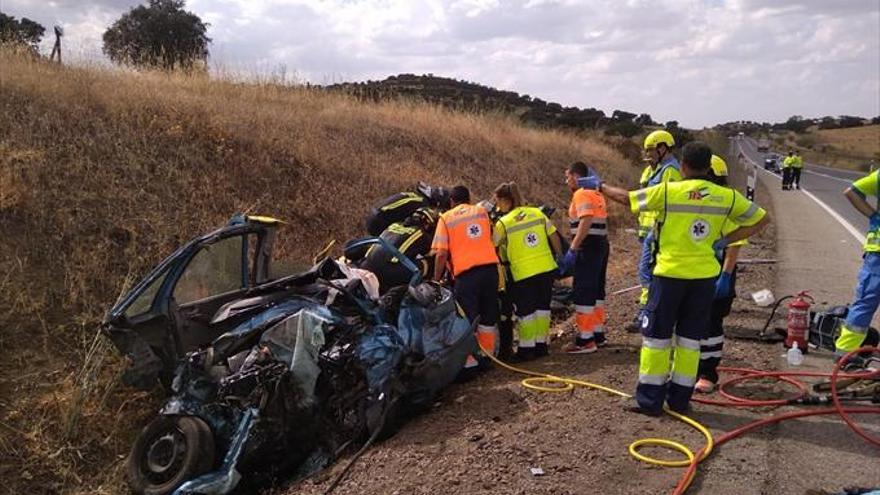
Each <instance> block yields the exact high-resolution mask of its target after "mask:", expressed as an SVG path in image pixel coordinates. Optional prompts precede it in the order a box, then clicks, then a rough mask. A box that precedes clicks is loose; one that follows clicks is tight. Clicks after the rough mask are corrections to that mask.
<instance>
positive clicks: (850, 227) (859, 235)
mask: <svg viewBox="0 0 880 495" xmlns="http://www.w3.org/2000/svg"><path fill="white" fill-rule="evenodd" d="M801 191H803V192H804V194H806V195H807V197H808V198H810V199H812V200H813V201H815V202H816V204H818V205H819V206H821V207H822V208H823V209H824V210H825V211H827V212H828V214H829V215H831V218H833V219H835V220H837V221H838V222H840V224H841V225H843V228H845V229H846V230H847V231H848V232H849V233H850V234H852V236H853V237H855V238H856V240H858V241H859V244H860V245H861V244H864V243H865V236H864V235H862V233H861V232H859V231H858V229H856V228H855V227H853V225H852V224H851V223H849V222H847V221H846V220H845V219H844V218H843V217H842V216H840V214H838V213H837V212H836V211H834V210H832V209H831V207H830V206H828V205H826V204H825V202H824V201H822V200H821V199H819V198H817V197H816V196H815V195H813V193H811V192H810V191H807V190H806V189H801Z"/></svg>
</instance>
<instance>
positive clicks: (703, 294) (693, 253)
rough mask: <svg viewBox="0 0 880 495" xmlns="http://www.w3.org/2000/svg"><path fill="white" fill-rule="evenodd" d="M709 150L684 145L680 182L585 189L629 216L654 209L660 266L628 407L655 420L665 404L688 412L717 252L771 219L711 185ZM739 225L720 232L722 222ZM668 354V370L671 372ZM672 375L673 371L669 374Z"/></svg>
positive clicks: (594, 181)
mask: <svg viewBox="0 0 880 495" xmlns="http://www.w3.org/2000/svg"><path fill="white" fill-rule="evenodd" d="M711 159H712V150H710V149H709V147H708V146H706V145H705V144H703V143H700V142H692V143H688V144H687V145H686V146H685V147H684V148H683V150H682V175H683V177H684V179H683V180H682V181H680V182H664V183H661V184H658V185H656V186H651V187H648V188H645V189H640V190H637V191H627V190H625V189H621V188H617V187H612V186H609V185H607V184H603V183H602V182H601V180H600V179H599V178H598V177H594V178H593V179H592V180H591V181H588V182H587V183H586V184H584V187H594V188H596V189H597V190H598V191H601V192H602V193H603V194H604V195H605V196H606V197H607V198H609V199H611V200H612V201H616V202H619V203H622V204H628V205H629V206H630V209H631V210H632V211H633V212H634V213H638V212H640V211H656V212H657V214H658V217H657V226H656V230H655V231H656V234H657V242H658V246H657V248H658V250H657V262H656V264H655V266H654V273H653V275H654V276H653V278H652V279H651V287H650V291H649V299H648V305H647V307H646V310H645V313H644V315H642V337H643V338H642V350H641V354H640V357H639V379H638V385H637V386H636V396H635V404H632V405H630V406H629V409H630V410H633V411H636V412H640V413H644V414H649V415H658V414H660V413H661V411H662V409H663V406H664V403H665V404H666V405H668V407H669V408H670V409H672V410H673V411H676V412H684V411H686V410H687V409H688V405H689V402H690V398H691V395H692V394H693V391H694V385H695V383H696V381H697V369H698V367H699V361H700V340H702V339H704V338H705V336H706V332H707V328H708V326H709V315H710V309H711V306H712V300H713V298H714V295H715V284H716V280H717V278H718V274H719V272H720V271H721V265H720V264H719V262H718V259H717V258H716V251H720V250H723V249H724V248H726V247H727V246H728V245H730V244H731V243H733V242H736V241H739V240H742V239H745V238H747V237H749V236H751V235H752V234H754V233H756V232H758V231H759V230H760V229H762V228H764V226H766V225H767V223H768V222H769V216H768V215H767V214H766V212H765V211H764V210H763V209H761V208H760V207H758V205H756V204H754V203H752V202H751V201H749V200H747V199H746V198H745V197H744V196H743V195H742V194H740V193H739V192H737V191H735V190H733V189H730V188H727V187H723V186H719V185H717V184H714V183H712V182H711V181H709V180H708V175H709V171H710V166H711ZM731 222H732V223H733V224H735V225H736V226H738V227H739V228H737V229H736V230H733V231H732V232H730V233H728V234H724V232H725V225H726V224H728V223H731ZM670 357H672V366H671V370H670ZM670 371H671V373H670Z"/></svg>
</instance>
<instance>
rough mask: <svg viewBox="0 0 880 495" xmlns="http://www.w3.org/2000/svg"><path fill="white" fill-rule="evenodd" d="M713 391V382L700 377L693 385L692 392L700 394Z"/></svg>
mask: <svg viewBox="0 0 880 495" xmlns="http://www.w3.org/2000/svg"><path fill="white" fill-rule="evenodd" d="M714 391H715V382H713V381H711V380H707V379H705V378H700V379H699V380H697V384H696V385H695V386H694V392H697V393H700V394H711V393H712V392H714Z"/></svg>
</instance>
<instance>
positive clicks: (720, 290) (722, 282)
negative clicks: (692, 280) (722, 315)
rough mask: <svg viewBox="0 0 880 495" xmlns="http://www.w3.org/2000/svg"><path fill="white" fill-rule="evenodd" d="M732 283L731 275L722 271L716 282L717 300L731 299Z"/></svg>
mask: <svg viewBox="0 0 880 495" xmlns="http://www.w3.org/2000/svg"><path fill="white" fill-rule="evenodd" d="M730 282H731V275H730V274H729V273H727V272H725V271H722V272H721V275H718V279H717V280H715V299H724V298H725V297H730V295H731V290H730Z"/></svg>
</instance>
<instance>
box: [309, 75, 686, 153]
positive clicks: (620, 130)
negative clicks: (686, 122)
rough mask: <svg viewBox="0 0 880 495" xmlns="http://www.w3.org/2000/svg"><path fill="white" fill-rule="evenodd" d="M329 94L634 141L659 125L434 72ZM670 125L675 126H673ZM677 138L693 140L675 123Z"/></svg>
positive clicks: (648, 119) (357, 85)
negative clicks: (424, 104) (498, 115)
mask: <svg viewBox="0 0 880 495" xmlns="http://www.w3.org/2000/svg"><path fill="white" fill-rule="evenodd" d="M325 89H327V90H328V91H341V92H345V93H348V94H351V95H354V96H355V97H357V98H360V99H365V100H373V101H378V100H385V99H394V98H413V99H419V100H424V101H428V102H431V103H436V104H439V105H443V106H445V107H448V108H455V109H460V110H466V111H476V112H503V113H508V114H512V115H516V116H518V118H519V120H520V121H521V122H522V123H523V124H525V125H529V126H534V127H541V128H558V129H573V130H587V129H597V130H601V131H603V132H604V133H605V134H607V135H617V136H623V137H626V138H630V137H633V136H636V135H638V134H641V133H643V132H645V128H646V127H653V126H660V124H659V123H657V122H654V120H653V119H652V118H651V116H650V115H648V114H647V113H641V114H636V113H632V112H627V111H624V110H614V111H613V112H612V113H611V115H610V116H608V115H606V114H605V112H603V111H602V110H598V109H596V108H578V107H565V106H562V105H560V104H559V103H553V102H547V101H544V100H542V99H540V98H534V97H531V96H529V95H527V94H524V95H521V94H519V93H516V92H514V91H503V90H500V89H496V88H491V87H488V86H484V85H481V84H477V83H473V82H469V81H464V80H458V79H452V78H446V77H438V76H435V75H434V74H424V75H415V74H400V75H397V76H391V77H388V78H387V79H384V80H382V81H366V82H355V83H342V84H333V85H330V86H325ZM669 124H673V125H672V126H670V125H669ZM667 127H671V129H670V130H671V131H672V132H673V134H674V133H675V132H678V133H679V136H680V137H681V139H682V140H683V141H685V142H686V141H687V140H689V139H691V140H692V139H693V137H692V136H689V134H688V133H687V131H686V130H685V129H681V128H680V127H679V126H678V123H677V122H675V121H672V122H668V123H667Z"/></svg>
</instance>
